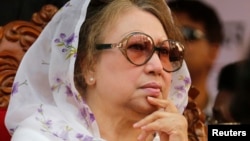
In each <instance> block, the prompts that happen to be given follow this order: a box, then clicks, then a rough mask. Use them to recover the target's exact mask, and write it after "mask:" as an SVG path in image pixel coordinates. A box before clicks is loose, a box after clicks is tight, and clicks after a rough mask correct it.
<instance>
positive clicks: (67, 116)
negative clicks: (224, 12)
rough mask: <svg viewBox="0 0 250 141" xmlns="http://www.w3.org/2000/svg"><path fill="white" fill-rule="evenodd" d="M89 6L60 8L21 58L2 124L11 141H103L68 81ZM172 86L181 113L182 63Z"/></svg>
mask: <svg viewBox="0 0 250 141" xmlns="http://www.w3.org/2000/svg"><path fill="white" fill-rule="evenodd" d="M89 2H90V0H70V1H69V2H68V3H67V4H65V6H64V7H62V8H61V9H60V10H59V11H58V12H57V14H56V15H55V16H54V17H53V19H52V20H51V21H50V22H49V24H48V25H47V26H46V27H45V29H44V30H43V32H42V33H41V34H40V36H39V38H38V39H37V40H36V41H35V43H34V44H33V45H32V46H31V48H30V49H29V50H28V51H27V53H26V54H25V56H24V58H23V60H22V62H21V64H20V67H19V69H18V72H17V74H16V77H15V80H14V84H13V91H12V94H11V99H10V103H9V107H8V111H7V115H6V120H5V123H6V126H7V128H8V130H9V131H10V133H11V134H12V133H13V132H14V131H15V134H14V136H13V138H12V140H13V141H21V140H24V141H29V140H36V141H39V140H42V141H47V140H48V141H49V140H50V141H57V140H58V141H59V140H63V141H79V140H81V141H94V140H95V141H101V140H103V139H101V138H100V135H99V130H98V125H97V123H96V121H95V117H94V115H93V114H92V112H91V110H90V109H89V107H88V106H87V105H86V104H85V103H84V101H83V100H82V98H81V96H80V95H79V93H78V92H77V90H76V88H75V85H74V81H73V75H74V74H73V73H74V63H75V59H76V58H75V57H76V56H75V55H76V52H77V47H78V37H79V35H78V34H79V30H80V27H81V25H82V23H83V22H84V20H85V16H86V11H87V7H88V4H89ZM172 84H173V85H172V87H171V91H170V94H169V98H170V99H172V100H173V101H174V103H175V104H176V106H177V107H178V109H179V110H180V112H183V110H184V108H185V106H186V105H187V102H188V96H187V92H188V89H189V87H190V84H191V80H190V76H189V73H188V70H187V67H186V64H185V62H184V64H183V66H182V68H181V69H180V70H179V71H177V72H174V73H173V80H172ZM155 140H157V139H155Z"/></svg>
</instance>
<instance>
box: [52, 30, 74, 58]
mask: <svg viewBox="0 0 250 141" xmlns="http://www.w3.org/2000/svg"><path fill="white" fill-rule="evenodd" d="M76 37H77V36H75V33H72V34H71V35H70V36H69V37H67V36H66V34H65V33H61V34H60V35H59V38H56V39H55V40H54V42H55V43H56V46H57V47H59V48H61V51H62V52H63V53H66V59H68V58H70V57H71V56H74V57H75V56H76V52H77V49H76V48H75V47H74V46H73V45H72V43H73V41H74V39H75V38H76Z"/></svg>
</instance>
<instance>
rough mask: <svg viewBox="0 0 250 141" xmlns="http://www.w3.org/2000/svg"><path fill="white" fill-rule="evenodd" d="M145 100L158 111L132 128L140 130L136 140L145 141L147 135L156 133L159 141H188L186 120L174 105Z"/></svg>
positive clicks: (166, 102)
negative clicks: (157, 108)
mask: <svg viewBox="0 0 250 141" xmlns="http://www.w3.org/2000/svg"><path fill="white" fill-rule="evenodd" d="M147 99H148V101H149V103H150V104H152V105H155V106H157V107H159V110H158V111H155V112H154V113H152V114H151V115H148V116H147V117H145V118H144V119H142V120H140V121H138V122H137V123H135V124H134V128H140V129H141V130H142V132H141V134H140V135H139V136H138V138H137V139H138V140H145V139H146V138H147V137H148V136H149V135H152V134H155V133H157V134H158V135H159V136H160V140H161V141H188V129H187V128H188V123H187V120H186V118H185V117H184V116H183V115H182V114H180V113H179V112H178V110H177V108H176V107H175V105H174V104H173V103H172V102H170V101H168V100H163V99H157V98H153V97H148V98H147Z"/></svg>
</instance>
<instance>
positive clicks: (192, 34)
mask: <svg viewBox="0 0 250 141" xmlns="http://www.w3.org/2000/svg"><path fill="white" fill-rule="evenodd" d="M181 32H182V34H183V36H184V38H185V39H186V40H187V41H196V40H200V39H204V38H205V34H204V33H203V32H202V31H201V30H199V29H194V28H191V27H187V26H183V27H182V28H181Z"/></svg>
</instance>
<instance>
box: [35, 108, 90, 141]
mask: <svg viewBox="0 0 250 141" xmlns="http://www.w3.org/2000/svg"><path fill="white" fill-rule="evenodd" d="M37 112H38V113H39V115H40V116H39V117H36V120H37V121H39V122H40V124H42V126H41V129H40V130H41V131H42V132H44V133H48V134H51V135H52V136H55V137H57V138H60V139H62V140H64V141H67V140H69V134H70V133H71V131H73V128H71V127H70V126H68V125H65V127H64V128H61V130H60V131H58V130H57V131H54V130H55V128H53V123H54V122H53V121H52V120H50V119H47V118H46V117H45V116H44V110H43V105H42V104H41V105H40V107H39V108H38V109H37ZM72 133H73V134H74V132H72ZM75 134H76V135H75V137H76V139H77V140H79V141H93V138H92V137H91V136H88V135H84V134H81V133H75Z"/></svg>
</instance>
